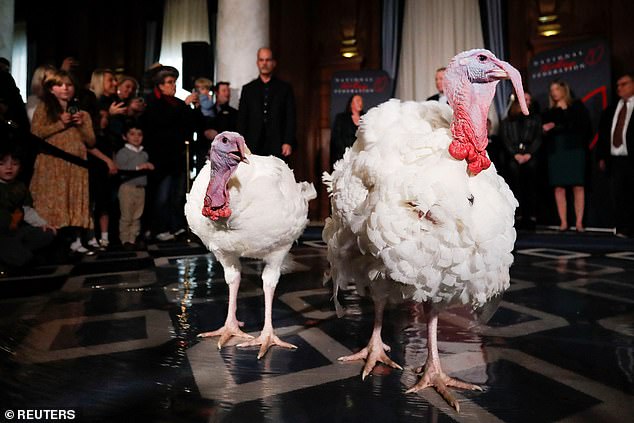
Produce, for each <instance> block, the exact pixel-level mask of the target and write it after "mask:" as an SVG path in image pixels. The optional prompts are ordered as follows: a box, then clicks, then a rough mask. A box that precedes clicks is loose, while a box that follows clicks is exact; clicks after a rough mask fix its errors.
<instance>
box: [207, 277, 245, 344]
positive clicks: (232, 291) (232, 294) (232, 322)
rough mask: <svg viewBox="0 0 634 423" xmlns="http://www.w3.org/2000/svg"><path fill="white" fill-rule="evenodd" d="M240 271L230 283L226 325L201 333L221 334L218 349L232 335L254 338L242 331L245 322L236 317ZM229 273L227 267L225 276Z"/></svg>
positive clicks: (208, 335) (208, 334)
mask: <svg viewBox="0 0 634 423" xmlns="http://www.w3.org/2000/svg"><path fill="white" fill-rule="evenodd" d="M239 272H240V271H239V270H238V273H237V274H236V275H234V277H233V280H232V281H231V282H230V283H229V309H228V310H227V320H225V325H224V326H223V327H221V328H220V329H217V330H214V331H212V332H204V333H199V334H198V337H199V338H211V337H213V336H220V339H218V349H220V348H222V346H223V345H224V344H225V343H226V342H227V341H228V340H229V339H231V338H232V337H234V336H238V337H240V338H247V339H252V338H253V336H251V335H249V334H247V333H244V332H242V330H241V329H240V328H241V327H242V326H244V323H243V322H240V321H239V320H238V319H237V318H236V309H237V303H238V290H239V288H240V273H239ZM227 273H229V270H228V268H227V267H225V276H226V274H227Z"/></svg>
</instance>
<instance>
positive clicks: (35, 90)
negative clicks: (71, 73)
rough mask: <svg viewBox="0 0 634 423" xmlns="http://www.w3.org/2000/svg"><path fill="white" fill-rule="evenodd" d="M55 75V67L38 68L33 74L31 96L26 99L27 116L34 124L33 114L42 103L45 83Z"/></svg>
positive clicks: (43, 66) (44, 66)
mask: <svg viewBox="0 0 634 423" xmlns="http://www.w3.org/2000/svg"><path fill="white" fill-rule="evenodd" d="M53 73H55V67H54V66H52V65H42V66H38V67H37V68H36V69H35V71H34V72H33V78H31V95H30V96H29V97H28V98H27V99H26V114H27V115H28V116H29V122H33V113H35V109H36V108H37V105H38V104H40V103H41V102H42V97H43V96H44V87H43V84H44V81H45V80H46V79H47V78H48V77H49V76H51V75H52V74H53Z"/></svg>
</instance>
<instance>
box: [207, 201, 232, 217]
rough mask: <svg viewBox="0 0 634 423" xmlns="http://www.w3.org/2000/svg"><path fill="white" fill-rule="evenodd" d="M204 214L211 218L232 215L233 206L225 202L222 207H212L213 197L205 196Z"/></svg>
mask: <svg viewBox="0 0 634 423" xmlns="http://www.w3.org/2000/svg"><path fill="white" fill-rule="evenodd" d="M202 214H203V216H205V217H208V218H210V219H211V220H214V221H215V220H218V219H220V218H221V217H223V218H227V217H229V216H231V208H229V204H227V203H225V204H223V205H222V206H221V207H211V198H209V197H205V201H204V205H203V210H202Z"/></svg>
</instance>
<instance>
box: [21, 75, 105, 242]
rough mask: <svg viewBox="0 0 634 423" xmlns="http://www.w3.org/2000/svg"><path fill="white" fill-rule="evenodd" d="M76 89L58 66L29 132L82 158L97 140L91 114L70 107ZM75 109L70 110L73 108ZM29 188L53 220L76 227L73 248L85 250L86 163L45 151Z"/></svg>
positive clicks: (46, 216)
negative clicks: (82, 231) (75, 161)
mask: <svg viewBox="0 0 634 423" xmlns="http://www.w3.org/2000/svg"><path fill="white" fill-rule="evenodd" d="M74 95H75V87H74V85H73V83H72V81H71V78H70V76H69V74H68V73H67V72H65V71H57V72H55V73H54V74H53V75H51V76H50V77H49V78H48V79H47V80H46V82H45V83H44V98H43V101H42V103H41V104H40V105H38V107H37V108H36V109H35V113H34V115H33V122H32V124H31V132H33V134H34V135H36V136H38V137H40V138H43V139H44V140H45V141H46V142H47V143H49V144H51V145H53V146H55V147H57V148H58V149H60V150H63V151H65V152H66V153H69V154H71V155H73V156H77V157H78V158H79V159H83V160H85V159H86V147H87V146H88V147H90V146H92V145H94V144H95V133H94V131H93V128H92V122H91V119H90V115H89V114H88V113H87V112H85V111H83V110H79V111H76V110H67V106H68V103H69V101H71V100H72V99H73V97H74ZM69 112H72V113H69ZM31 193H32V195H33V203H34V206H35V210H36V211H37V212H38V213H39V214H40V216H42V217H43V218H44V219H45V220H46V221H48V222H49V224H50V225H52V226H54V227H57V228H62V227H72V228H75V232H76V235H77V238H76V239H75V241H74V242H73V243H72V244H71V250H72V251H75V252H80V253H86V252H88V250H87V249H86V248H85V247H84V246H83V245H82V243H81V239H80V236H79V234H80V231H81V230H82V229H87V228H89V227H90V223H91V222H90V214H89V208H88V207H89V196H88V169H86V168H85V167H82V166H80V165H78V164H76V163H73V162H71V161H68V160H66V159H63V158H60V157H56V156H54V155H51V154H46V153H41V154H39V155H38V157H37V159H36V160H35V167H34V171H33V178H32V180H31Z"/></svg>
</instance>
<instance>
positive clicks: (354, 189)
mask: <svg viewBox="0 0 634 423" xmlns="http://www.w3.org/2000/svg"><path fill="white" fill-rule="evenodd" d="M500 79H511V81H512V82H513V85H514V87H515V89H516V91H517V94H518V99H519V100H520V105H521V106H522V111H523V112H524V113H525V114H528V110H527V108H526V104H525V101H524V93H523V88H522V82H521V77H520V74H519V72H518V71H517V70H516V69H514V68H513V67H512V66H511V65H509V64H508V63H506V62H503V61H501V60H499V59H497V58H496V57H495V56H494V55H493V53H491V52H490V51H487V50H469V51H466V52H463V53H460V54H458V55H457V56H455V57H454V58H453V59H452V60H451V62H450V63H449V65H448V66H447V69H446V71H445V77H444V82H443V87H444V93H445V95H446V96H447V99H448V103H449V106H451V108H449V107H448V106H445V105H441V104H439V103H438V102H433V101H430V102H425V103H415V102H401V101H399V100H390V101H388V102H386V103H383V104H381V105H380V106H378V107H376V108H374V109H371V110H370V111H369V112H368V113H367V114H366V115H364V116H363V117H362V119H361V125H360V127H359V129H358V131H357V140H356V141H355V143H354V145H353V146H352V148H351V149H349V150H347V151H346V153H345V154H344V156H343V159H341V160H340V161H339V162H337V163H336V164H335V166H334V171H333V173H332V175H328V174H325V175H324V182H325V183H326V184H327V185H328V189H329V191H330V194H331V217H330V218H329V219H327V221H326V225H325V227H324V231H323V238H324V240H325V241H326V243H327V244H328V260H329V262H330V269H331V270H330V273H331V277H332V279H333V281H334V286H335V298H336V290H337V289H338V288H340V287H345V286H347V285H348V284H349V283H354V284H355V285H356V288H357V290H358V291H360V292H361V293H364V292H365V291H369V294H370V295H371V297H372V299H373V301H374V306H375V320H374V328H373V331H372V336H371V338H370V341H369V343H368V346H367V347H365V348H363V349H362V350H361V351H359V352H358V353H356V354H352V355H350V356H346V357H341V358H340V360H342V361H350V360H359V359H365V360H366V364H365V366H364V370H363V373H362V377H363V378H365V376H367V375H368V374H369V373H370V372H371V371H372V369H373V367H374V366H375V365H376V363H377V362H378V361H380V362H383V363H385V364H387V365H389V366H391V367H394V368H397V369H400V368H401V367H400V366H399V365H398V364H396V363H395V362H393V361H392V360H391V359H390V358H389V357H387V355H386V354H385V352H387V351H389V350H390V347H389V346H387V345H385V344H384V343H383V341H382V339H381V328H382V320H383V311H384V307H385V304H386V302H387V301H388V300H389V299H392V300H402V299H403V298H412V299H414V300H416V301H419V302H421V303H425V304H426V305H431V306H432V307H430V308H429V313H428V324H427V331H428V339H427V341H428V342H427V349H428V355H427V360H426V362H425V366H424V371H423V376H422V377H421V379H420V380H419V382H418V383H417V384H416V385H415V386H413V387H412V388H410V389H409V390H408V392H415V391H418V390H420V389H423V388H425V387H429V386H433V387H435V388H436V390H438V392H439V393H440V394H441V395H442V396H443V397H444V398H445V399H446V400H447V401H448V402H449V403H450V404H451V405H452V406H454V407H455V408H456V409H457V410H458V409H459V405H458V402H457V401H456V399H455V398H454V397H453V395H452V394H451V393H450V392H449V390H448V389H447V387H448V386H453V387H459V388H463V389H472V390H479V389H480V387H478V386H476V385H471V384H467V383H465V382H462V381H458V380H456V379H453V378H450V377H448V376H447V375H446V374H445V373H444V372H443V371H442V368H441V365H440V359H439V355H438V344H437V334H436V332H437V331H436V328H437V321H438V313H439V311H440V310H441V309H442V308H444V307H447V306H449V305H451V304H454V303H461V304H470V305H472V306H474V307H479V306H483V305H484V304H485V303H486V302H487V301H488V300H489V299H491V298H492V297H493V296H495V295H496V294H499V293H501V292H502V291H504V290H505V289H506V288H508V286H509V267H510V266H511V263H512V262H513V256H512V255H511V251H512V250H513V245H514V243H515V235H516V234H515V229H514V228H513V223H514V212H515V208H516V207H517V205H518V203H517V201H516V200H515V198H514V197H513V194H512V193H511V191H510V189H509V187H508V185H507V184H506V183H505V182H504V180H503V179H502V178H501V177H500V176H499V175H498V174H497V173H496V170H495V167H494V166H492V165H491V161H490V160H489V158H488V157H487V154H486V145H487V130H486V116H487V113H488V110H489V106H490V105H491V100H492V99H493V95H494V94H495V86H496V84H497V83H498V81H499V80H500ZM336 304H337V303H336Z"/></svg>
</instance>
